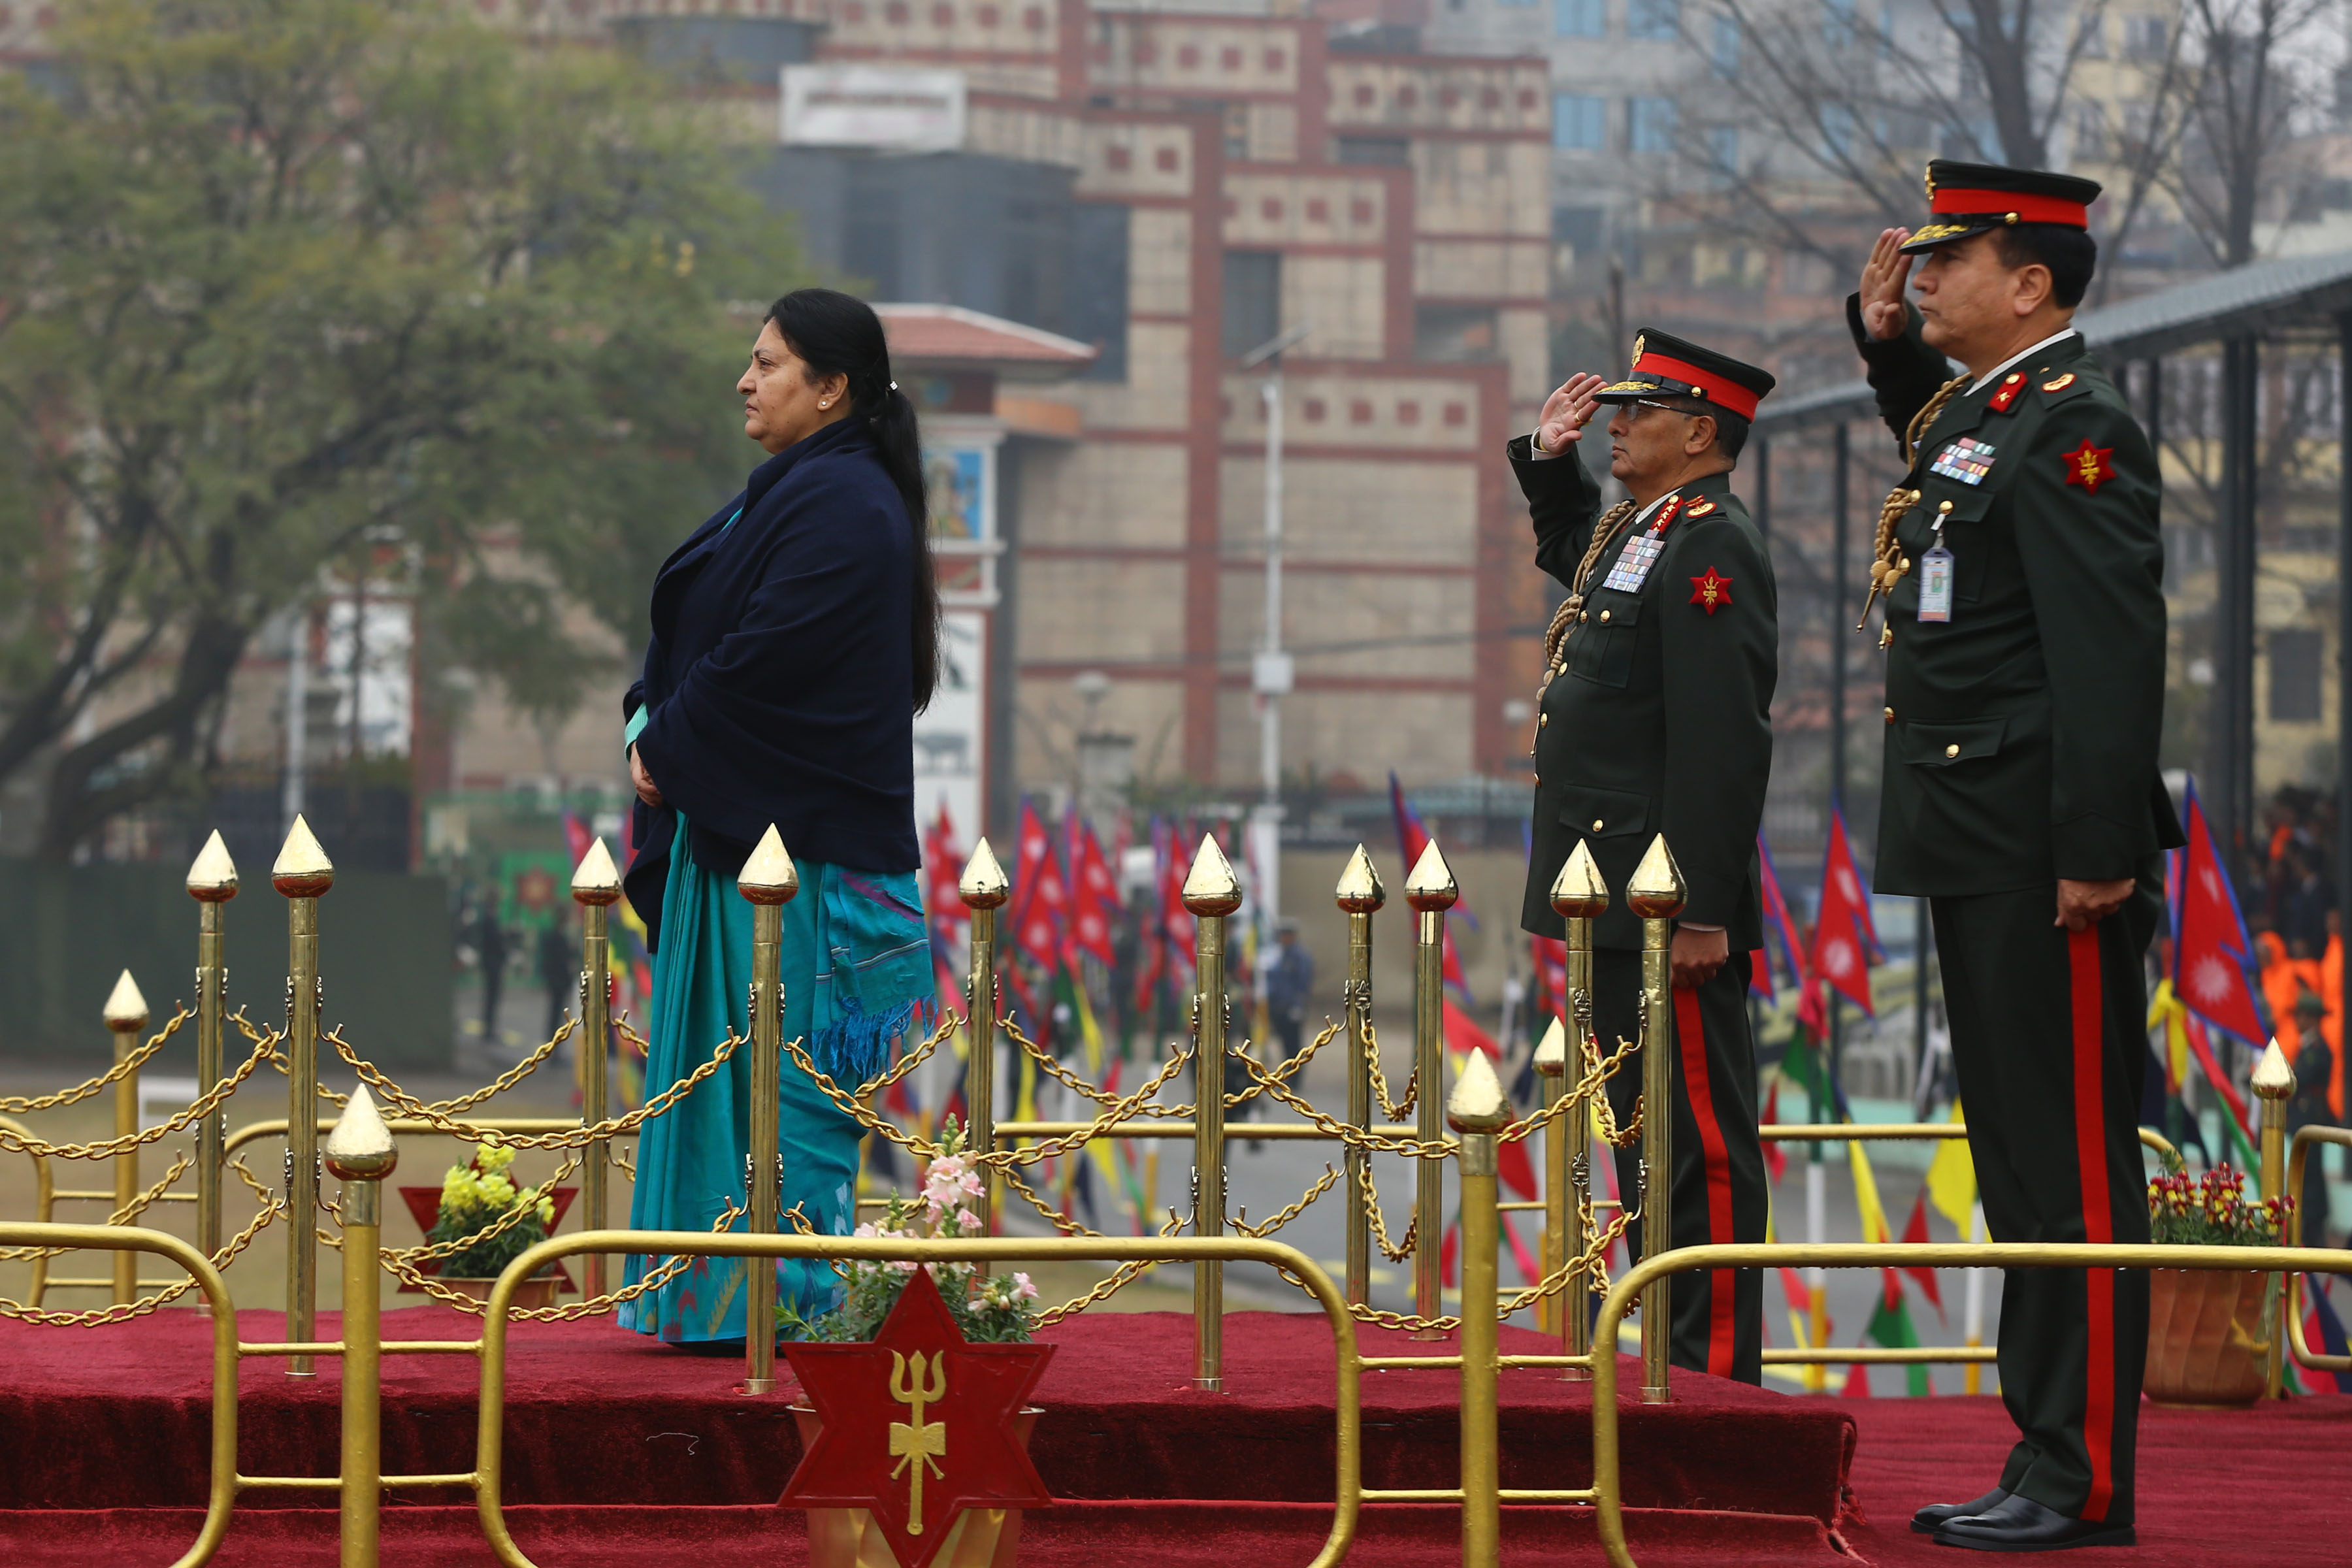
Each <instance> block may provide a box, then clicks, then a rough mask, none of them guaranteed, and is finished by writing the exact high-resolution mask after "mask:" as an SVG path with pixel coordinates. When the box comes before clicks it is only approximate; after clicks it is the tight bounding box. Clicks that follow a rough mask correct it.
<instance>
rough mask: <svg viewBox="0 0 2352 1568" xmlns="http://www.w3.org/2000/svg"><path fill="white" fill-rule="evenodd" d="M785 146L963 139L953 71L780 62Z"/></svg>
mask: <svg viewBox="0 0 2352 1568" xmlns="http://www.w3.org/2000/svg"><path fill="white" fill-rule="evenodd" d="M782 102H783V121H782V126H781V127H780V132H781V134H782V139H783V142H784V144H785V145H786V146H789V147H882V148H888V149H890V150H892V151H896V152H903V153H937V152H944V151H947V150H949V149H951V148H956V147H961V146H962V145H963V132H964V79H963V73H962V72H961V71H952V70H908V69H904V68H898V67H891V66H845V65H814V66H785V67H784V68H783V97H782Z"/></svg>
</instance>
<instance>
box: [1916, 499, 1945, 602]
mask: <svg viewBox="0 0 2352 1568" xmlns="http://www.w3.org/2000/svg"><path fill="white" fill-rule="evenodd" d="M1919 618H1920V619H1921V620H1923V621H1949V620H1950V619H1951V618H1952V552H1950V551H1949V550H1947V549H1946V548H1945V547H1944V523H1943V520H1942V519H1941V518H1938V519H1937V521H1936V542H1935V543H1934V544H1932V545H1930V546H1928V548H1927V553H1926V554H1925V555H1922V556H1920V557H1919Z"/></svg>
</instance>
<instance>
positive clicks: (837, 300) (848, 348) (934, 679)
mask: <svg viewBox="0 0 2352 1568" xmlns="http://www.w3.org/2000/svg"><path fill="white" fill-rule="evenodd" d="M767 319H768V320H769V321H773V322H774V323H775V324H776V331H777V332H778V333H779V334H780V335H781V336H782V338H783V340H784V342H786V343H788V344H790V345H791V347H792V351H793V353H796V354H798V355H799V356H800V357H801V360H802V363H804V364H806V365H807V366H808V368H809V372H810V374H813V375H816V376H827V375H846V376H847V377H849V405H850V406H851V407H852V408H853V409H855V410H856V412H857V413H858V414H859V415H861V416H864V418H865V420H866V424H867V425H868V426H870V427H871V428H872V429H873V431H874V446H875V449H876V450H877V451H878V452H879V453H880V454H881V458H882V468H883V471H884V472H886V473H887V474H888V475H889V476H890V482H891V483H892V484H894V485H897V486H898V495H899V498H900V499H901V500H904V501H905V502H906V503H907V518H908V521H910V522H911V523H913V524H914V530H915V533H914V541H913V544H914V550H913V553H912V557H911V559H912V560H913V563H914V568H915V571H914V592H913V594H912V595H909V597H910V599H911V601H912V606H911V607H912V614H911V616H909V619H910V621H911V623H912V624H911V625H910V626H908V631H909V632H910V633H911V634H912V637H913V641H914V650H915V711H916V712H918V713H919V712H921V711H922V710H924V709H926V708H928V707H929V706H930V703H931V693H932V691H933V690H935V689H937V688H938V685H939V679H940V580H939V574H938V571H937V569H936V568H935V567H934V566H933V565H932V563H931V521H930V508H929V505H928V504H927V502H926V500H925V499H924V495H923V444H922V438H921V437H920V436H919V434H918V433H917V431H916V428H915V405H913V404H912V403H910V402H908V400H907V395H906V394H905V393H903V392H900V391H899V390H898V383H897V382H895V381H893V380H891V379H890V345H889V342H888V341H887V339H885V338H884V337H883V335H882V319H881V318H880V317H879V316H877V315H876V314H875V313H874V307H872V306H871V305H868V304H867V303H866V301H865V300H860V299H858V298H857V297H856V296H855V295H853V294H844V293H841V292H839V291H838V290H836V289H793V291H792V292H791V293H789V294H787V295H785V296H784V297H783V298H782V299H781V300H777V301H776V302H775V303H774V304H772V305H771V306H769V307H768V316H767Z"/></svg>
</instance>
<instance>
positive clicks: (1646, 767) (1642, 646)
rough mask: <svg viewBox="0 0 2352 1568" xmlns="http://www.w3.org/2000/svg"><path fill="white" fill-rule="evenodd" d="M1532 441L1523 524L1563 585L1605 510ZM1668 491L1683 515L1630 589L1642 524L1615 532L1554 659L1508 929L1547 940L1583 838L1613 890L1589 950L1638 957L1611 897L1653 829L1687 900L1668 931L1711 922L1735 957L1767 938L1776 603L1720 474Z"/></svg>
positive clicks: (1760, 553) (1618, 900)
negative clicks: (1760, 852) (1521, 885)
mask: <svg viewBox="0 0 2352 1568" xmlns="http://www.w3.org/2000/svg"><path fill="white" fill-rule="evenodd" d="M1528 439H1529V438H1528V437H1525V436H1521V437H1517V438H1516V439H1515V440H1513V441H1512V442H1511V444H1510V455H1511V467H1512V468H1513V469H1514V470H1515V471H1516V472H1517V475H1518V480H1519V488H1520V489H1521V490H1523V491H1524V492H1525V493H1526V495H1527V498H1528V516H1529V518H1530V519H1531V521H1533V523H1534V525H1535V536H1536V564H1537V565H1538V566H1540V567H1542V568H1543V569H1544V570H1545V571H1547V572H1549V573H1550V574H1552V575H1553V576H1554V577H1556V578H1558V579H1559V581H1560V582H1562V583H1564V584H1570V586H1571V587H1572V586H1573V585H1574V578H1575V574H1576V568H1577V564H1578V563H1580V561H1582V560H1583V559H1584V552H1585V547H1586V545H1587V544H1588V542H1590V541H1591V537H1592V529H1593V526H1594V524H1595V522H1596V521H1598V520H1599V518H1600V516H1601V512H1602V511H1603V510H1604V509H1603V508H1602V506H1601V487H1600V486H1599V485H1598V484H1597V483H1595V482H1594V480H1593V479H1592V476H1591V474H1589V473H1587V472H1586V471H1585V468H1584V463H1583V461H1582V459H1581V458H1579V457H1578V456H1577V455H1576V454H1575V453H1574V452H1572V451H1571V452H1565V453H1562V454H1561V455H1560V456H1559V457H1557V458H1544V459H1538V458H1535V457H1533V455H1532V454H1531V453H1530V451H1529V450H1528ZM1675 494H1677V495H1678V496H1679V497H1680V498H1681V505H1680V506H1679V507H1678V508H1677V509H1676V511H1675V516H1674V518H1673V520H1672V521H1670V522H1668V524H1667V525H1666V529H1665V531H1664V534H1663V535H1660V536H1659V537H1658V538H1657V540H1656V545H1657V554H1656V557H1655V559H1654V561H1652V562H1651V563H1650V565H1649V567H1648V569H1647V572H1646V574H1643V575H1642V576H1641V580H1640V584H1639V585H1638V586H1636V587H1628V586H1626V585H1625V584H1627V583H1628V582H1629V581H1630V577H1631V574H1632V566H1631V564H1630V562H1631V561H1632V560H1633V559H1637V558H1638V555H1639V554H1640V553H1642V552H1644V550H1645V547H1642V546H1637V545H1636V544H1635V542H1634V541H1635V540H1636V538H1637V536H1640V535H1643V534H1647V533H1649V532H1650V531H1651V523H1652V522H1653V521H1654V518H1653V519H1648V520H1642V521H1639V522H1638V523H1629V524H1628V525H1627V526H1626V528H1625V529H1624V530H1623V531H1622V536H1621V538H1620V541H1619V542H1618V543H1617V544H1616V545H1615V546H1613V547H1612V548H1611V549H1610V550H1608V551H1607V552H1605V553H1604V554H1603V555H1602V557H1601V561H1600V562H1599V563H1597V564H1596V566H1595V568H1594V571H1593V574H1592V578H1591V584H1589V586H1588V588H1587V590H1586V601H1585V604H1584V606H1583V612H1582V615H1581V616H1580V619H1579V621H1578V622H1577V624H1576V625H1575V626H1573V627H1571V628H1570V632H1569V635H1568V639H1567V641H1566V642H1565V643H1563V644H1562V645H1561V647H1560V661H1561V664H1562V665H1563V666H1564V667H1565V668H1561V669H1559V671H1558V672H1557V673H1555V674H1553V675H1552V677H1551V679H1549V681H1548V682H1547V683H1546V685H1545V687H1544V692H1543V697H1542V700H1541V702H1540V704H1539V705H1538V719H1537V723H1538V728H1537V731H1536V745H1535V765H1536V799H1535V831H1534V845H1533V853H1532V855H1531V857H1530V858H1529V861H1528V887H1527V897H1526V900H1525V903H1524V906H1523V908H1522V910H1521V913H1520V923H1521V924H1522V925H1523V926H1524V927H1525V929H1527V930H1528V931H1534V932H1537V933H1538V934H1540V935H1546V936H1559V935H1560V934H1561V931H1562V927H1561V921H1560V918H1559V916H1558V915H1556V914H1554V913H1553V912H1552V908H1551V900H1550V892H1551V884H1552V881H1553V879H1555V878H1557V877H1558V876H1559V868H1560V867H1561V866H1562V865H1563V864H1565V863H1566V862H1567V859H1568V858H1569V856H1570V854H1572V853H1573V852H1574V851H1575V848H1576V846H1577V845H1578V844H1579V843H1580V842H1581V843H1584V844H1588V845H1590V846H1591V850H1592V857H1593V859H1594V860H1595V861H1596V862H1597V863H1598V864H1599V866H1600V868H1601V876H1602V878H1603V879H1605V880H1606V881H1607V882H1608V884H1609V912H1608V914H1606V915H1605V916H1603V917H1602V918H1601V920H1599V921H1595V922H1594V925H1593V942H1594V944H1595V945H1596V946H1601V947H1612V948H1638V947H1640V946H1641V945H1642V922H1641V921H1640V920H1639V918H1638V917H1636V916H1635V915H1633V912H1632V911H1630V910H1627V909H1626V907H1625V885H1626V883H1627V881H1628V880H1630V879H1631V878H1632V877H1633V868H1634V866H1635V865H1636V864H1637V863H1638V862H1639V861H1640V860H1641V858H1642V856H1643V852H1644V851H1646V850H1647V849H1648V848H1649V846H1650V840H1651V839H1652V838H1653V837H1655V836H1656V835H1658V834H1660V833H1664V835H1665V836H1666V844H1667V847H1669V848H1671V849H1672V850H1673V851H1674V855H1675V863H1676V864H1677V865H1678V866H1680V867H1681V868H1682V874H1683V880H1684V882H1685V884H1686V885H1687V887H1688V889H1689V892H1688V899H1687V901H1686V902H1685V905H1684V907H1683V915H1682V918H1683V919H1684V920H1685V921H1692V922H1695V923H1697V924H1701V925H1717V926H1722V927H1723V928H1725V930H1726V931H1727V933H1728V936H1729V941H1730V944H1731V948H1732V950H1733V951H1734V952H1748V951H1750V950H1752V949H1754V948H1756V947H1759V946H1760V945H1762V942H1763V934H1762V932H1763V921H1762V917H1761V915H1760V913H1759V909H1758V902H1757V889H1758V886H1759V877H1758V874H1757V857H1756V831H1757V828H1758V827H1759V825H1760V824H1761V823H1762V820H1763V816H1764V784H1765V780H1766V778H1767V777H1768V775H1769V773H1771V769H1772V720H1771V709H1772V687H1773V682H1774V680H1775V679H1776V677H1777V675H1778V673H1779V649H1778V645H1779V631H1778V622H1777V618H1776V617H1777V614H1778V608H1777V600H1778V595H1777V593H1776V590H1775V588H1774V586H1773V582H1772V567H1771V563H1770V561H1769V558H1768V557H1767V555H1766V554H1765V551H1764V541H1763V538H1762V536H1761V535H1759V533H1758V532H1757V531H1756V525H1755V524H1754V523H1752V522H1750V521H1748V509H1747V508H1746V507H1745V506H1743V505H1741V504H1740V501H1739V498H1738V497H1737V496H1735V495H1734V494H1732V492H1731V476H1730V475H1729V474H1716V475H1712V476H1710V477H1708V478H1706V479H1699V480H1696V481H1695V482H1693V483H1691V484H1688V485H1685V486H1684V487H1683V488H1682V489H1680V490H1679V491H1677V492H1675ZM1621 567H1623V568H1624V570H1622V571H1621V570H1620V568H1621ZM1612 579H1613V584H1614V585H1612Z"/></svg>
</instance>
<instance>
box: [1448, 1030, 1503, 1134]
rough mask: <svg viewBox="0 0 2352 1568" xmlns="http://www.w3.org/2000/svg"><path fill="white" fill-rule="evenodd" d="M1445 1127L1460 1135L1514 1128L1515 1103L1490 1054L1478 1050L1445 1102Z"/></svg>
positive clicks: (1464, 1068)
mask: <svg viewBox="0 0 2352 1568" xmlns="http://www.w3.org/2000/svg"><path fill="white" fill-rule="evenodd" d="M1445 1124H1446V1125H1447V1126H1449V1127H1451V1128H1453V1129H1454V1131H1456V1132H1498V1131H1502V1130H1503V1129H1504V1128H1506V1127H1507V1126H1509V1125H1510V1124H1511V1102H1510V1100H1508V1099H1507V1098H1505V1096H1504V1094H1503V1080H1502V1079H1498V1078H1496V1076H1495V1068H1494V1064H1493V1063H1491V1062H1489V1061H1487V1059H1486V1052H1484V1051H1477V1050H1474V1051H1472V1052H1471V1053H1470V1055H1469V1057H1468V1058H1467V1059H1465V1061H1464V1062H1463V1064H1462V1070H1461V1073H1460V1074H1459V1075H1458V1076H1457V1077H1456V1078H1455V1079H1454V1092H1453V1093H1452V1094H1450V1095H1448V1096H1446V1099H1445Z"/></svg>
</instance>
